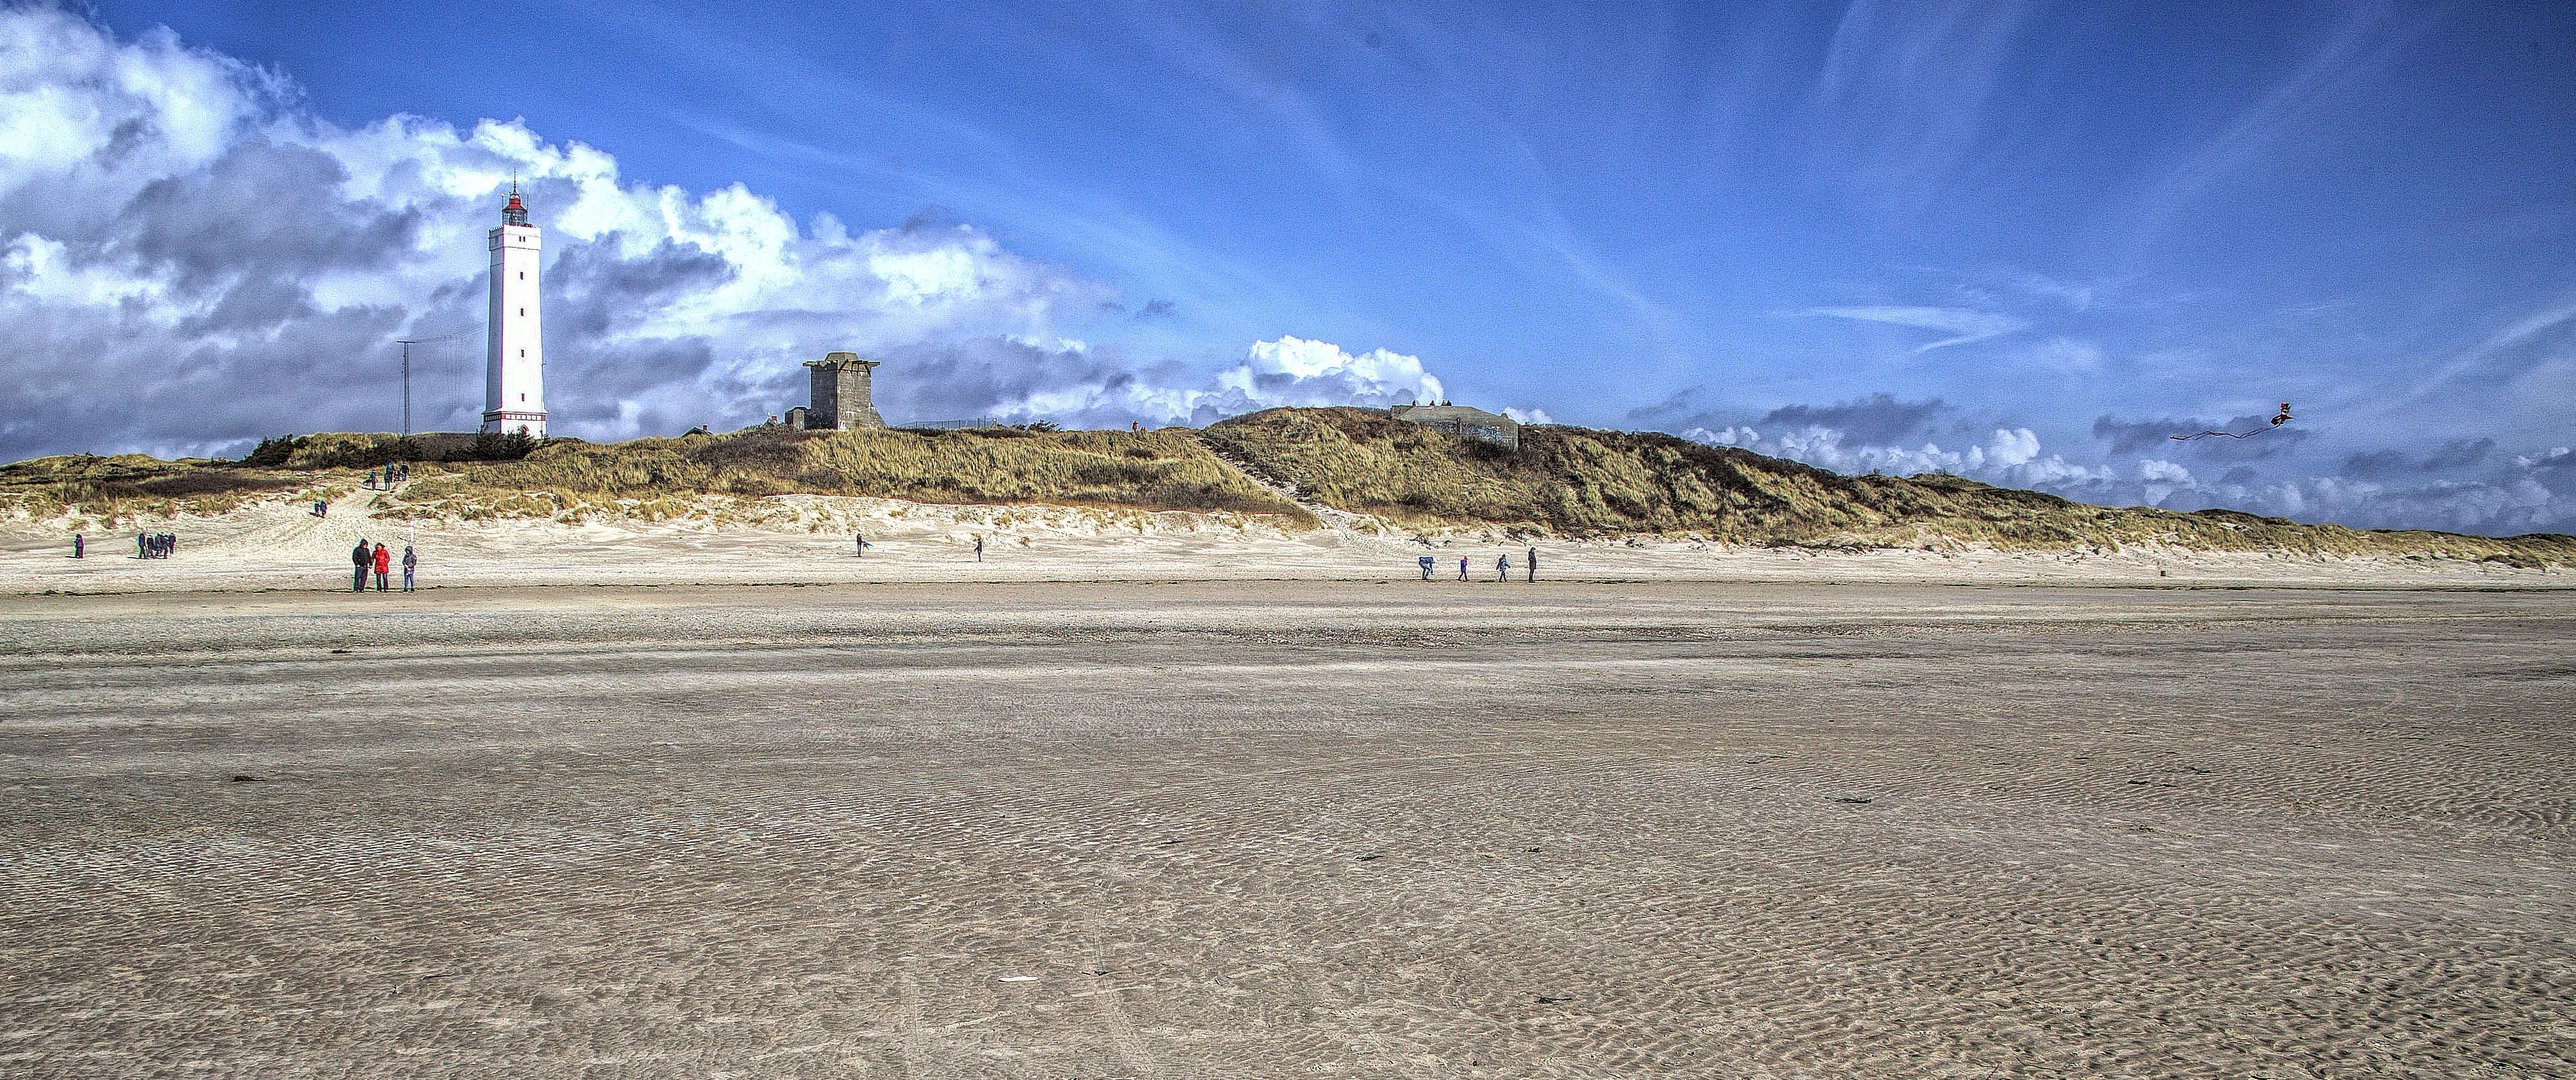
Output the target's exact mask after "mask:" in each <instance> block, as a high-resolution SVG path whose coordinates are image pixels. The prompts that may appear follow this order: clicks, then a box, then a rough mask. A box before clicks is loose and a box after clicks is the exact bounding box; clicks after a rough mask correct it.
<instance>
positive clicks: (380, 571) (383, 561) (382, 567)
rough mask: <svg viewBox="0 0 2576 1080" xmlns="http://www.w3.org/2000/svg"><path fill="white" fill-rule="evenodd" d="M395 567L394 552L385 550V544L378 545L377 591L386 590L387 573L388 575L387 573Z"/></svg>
mask: <svg viewBox="0 0 2576 1080" xmlns="http://www.w3.org/2000/svg"><path fill="white" fill-rule="evenodd" d="M393 568H394V558H393V553H391V552H388V551H386V550H385V546H384V545H383V544H378V545H376V591H377V592H384V591H385V575H386V574H387V573H389V572H391V571H392V570H393Z"/></svg>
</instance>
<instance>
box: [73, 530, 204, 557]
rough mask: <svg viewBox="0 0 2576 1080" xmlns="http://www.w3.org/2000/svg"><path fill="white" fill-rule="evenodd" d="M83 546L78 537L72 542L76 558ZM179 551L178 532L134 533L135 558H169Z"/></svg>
mask: <svg viewBox="0 0 2576 1080" xmlns="http://www.w3.org/2000/svg"><path fill="white" fill-rule="evenodd" d="M81 547H82V545H81V543H80V542H79V541H78V540H77V539H75V540H74V542H73V544H72V549H73V551H74V555H73V557H74V558H78V557H79V554H78V552H79V549H80V548H81ZM178 553H179V534H178V533H165V532H140V533H136V534H134V557H135V558H138V559H167V558H169V557H170V556H173V555H176V554H178Z"/></svg>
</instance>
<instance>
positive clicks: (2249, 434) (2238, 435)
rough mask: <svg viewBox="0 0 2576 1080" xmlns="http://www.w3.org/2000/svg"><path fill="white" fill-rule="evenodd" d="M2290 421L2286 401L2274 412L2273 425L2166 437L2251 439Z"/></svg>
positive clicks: (2168, 436) (2183, 440)
mask: <svg viewBox="0 0 2576 1080" xmlns="http://www.w3.org/2000/svg"><path fill="white" fill-rule="evenodd" d="M2289 422H2290V403H2289V402H2286V401H2284V402H2282V403H2281V411H2280V412H2277V413H2273V414H2272V427H2258V428H2255V429H2254V430H2252V431H2195V432H2192V433H2191V434H2189V435H2167V436H2165V438H2168V439H2172V440H2173V441H2175V442H2190V441H2192V440H2193V439H2206V438H2208V437H2210V436H2212V435H2224V436H2227V437H2228V438H2231V439H2250V438H2253V437H2254V436H2256V435H2260V434H2262V433H2264V432H2266V431H2270V430H2272V428H2276V427H2279V426H2281V425H2283V424H2286V423H2289Z"/></svg>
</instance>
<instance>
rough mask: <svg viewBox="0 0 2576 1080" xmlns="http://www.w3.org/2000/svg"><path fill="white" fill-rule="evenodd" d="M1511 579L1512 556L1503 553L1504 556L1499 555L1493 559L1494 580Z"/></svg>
mask: <svg viewBox="0 0 2576 1080" xmlns="http://www.w3.org/2000/svg"><path fill="white" fill-rule="evenodd" d="M1511 579H1512V557H1511V556H1509V555H1504V556H1500V557H1498V558H1496V559H1495V560H1494V580H1496V581H1510V580H1511Z"/></svg>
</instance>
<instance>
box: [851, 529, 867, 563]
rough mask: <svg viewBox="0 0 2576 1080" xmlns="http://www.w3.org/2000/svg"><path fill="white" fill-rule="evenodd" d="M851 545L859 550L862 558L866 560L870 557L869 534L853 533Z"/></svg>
mask: <svg viewBox="0 0 2576 1080" xmlns="http://www.w3.org/2000/svg"><path fill="white" fill-rule="evenodd" d="M850 544H851V545H852V546H854V547H856V548H858V549H859V557H860V558H862V559H864V558H867V557H868V534H866V533H864V532H852V533H851V534H850Z"/></svg>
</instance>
